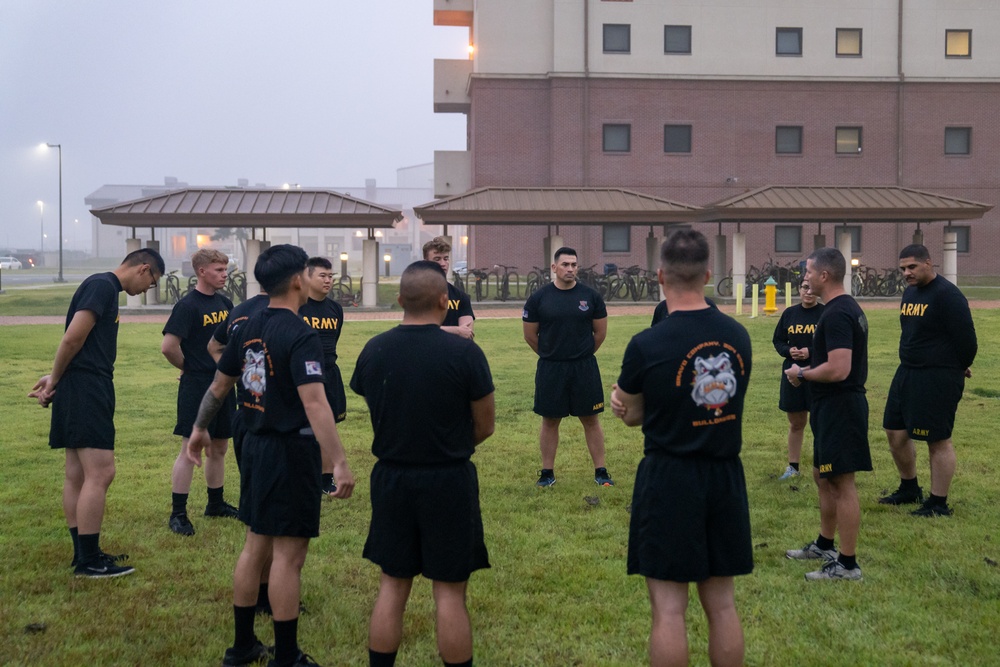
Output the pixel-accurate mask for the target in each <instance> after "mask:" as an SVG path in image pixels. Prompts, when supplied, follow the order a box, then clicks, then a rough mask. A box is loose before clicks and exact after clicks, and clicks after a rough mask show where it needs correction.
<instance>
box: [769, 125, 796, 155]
mask: <svg viewBox="0 0 1000 667" xmlns="http://www.w3.org/2000/svg"><path fill="white" fill-rule="evenodd" d="M774 152H775V153H779V154H785V155H798V154H801V153H802V126H801V125H779V126H778V127H776V128H774Z"/></svg>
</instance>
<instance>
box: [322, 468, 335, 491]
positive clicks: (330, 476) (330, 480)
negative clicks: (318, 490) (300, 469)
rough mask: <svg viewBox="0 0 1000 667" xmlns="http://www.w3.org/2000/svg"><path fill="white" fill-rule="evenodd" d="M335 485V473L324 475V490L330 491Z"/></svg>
mask: <svg viewBox="0 0 1000 667" xmlns="http://www.w3.org/2000/svg"><path fill="white" fill-rule="evenodd" d="M332 485H333V473H332V472H325V473H323V488H324V489H329V488H330V487H331V486H332Z"/></svg>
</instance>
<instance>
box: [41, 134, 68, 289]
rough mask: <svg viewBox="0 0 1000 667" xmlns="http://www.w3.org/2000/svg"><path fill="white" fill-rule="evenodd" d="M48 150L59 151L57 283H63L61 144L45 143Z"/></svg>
mask: <svg viewBox="0 0 1000 667" xmlns="http://www.w3.org/2000/svg"><path fill="white" fill-rule="evenodd" d="M45 145H46V146H48V147H49V148H58V149H59V277H58V278H56V282H57V283H64V282H66V280H65V279H64V278H63V224H62V144H50V143H46V144H45Z"/></svg>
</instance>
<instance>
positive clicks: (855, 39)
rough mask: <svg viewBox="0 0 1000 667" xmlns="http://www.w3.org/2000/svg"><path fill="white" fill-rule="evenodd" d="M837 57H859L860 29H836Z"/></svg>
mask: <svg viewBox="0 0 1000 667" xmlns="http://www.w3.org/2000/svg"><path fill="white" fill-rule="evenodd" d="M837 55H838V56H860V55H861V28H837Z"/></svg>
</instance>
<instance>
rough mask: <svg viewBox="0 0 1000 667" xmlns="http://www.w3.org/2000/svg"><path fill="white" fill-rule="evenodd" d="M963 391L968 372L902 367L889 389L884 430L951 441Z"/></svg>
mask: <svg viewBox="0 0 1000 667" xmlns="http://www.w3.org/2000/svg"><path fill="white" fill-rule="evenodd" d="M963 391H965V371H962V370H959V369H956V368H907V367H905V366H900V367H899V368H897V369H896V375H895V376H893V378H892V384H891V385H890V386H889V396H888V398H886V401H885V412H884V413H883V415H882V428H886V429H889V430H891V431H902V430H905V431H906V432H907V434H909V436H910V438H912V439H913V440H925V441H927V442H938V441H939V440H948V439H949V438H951V432H952V430H953V429H954V428H955V412H956V411H957V410H958V402H959V401H960V400H962V392H963Z"/></svg>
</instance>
